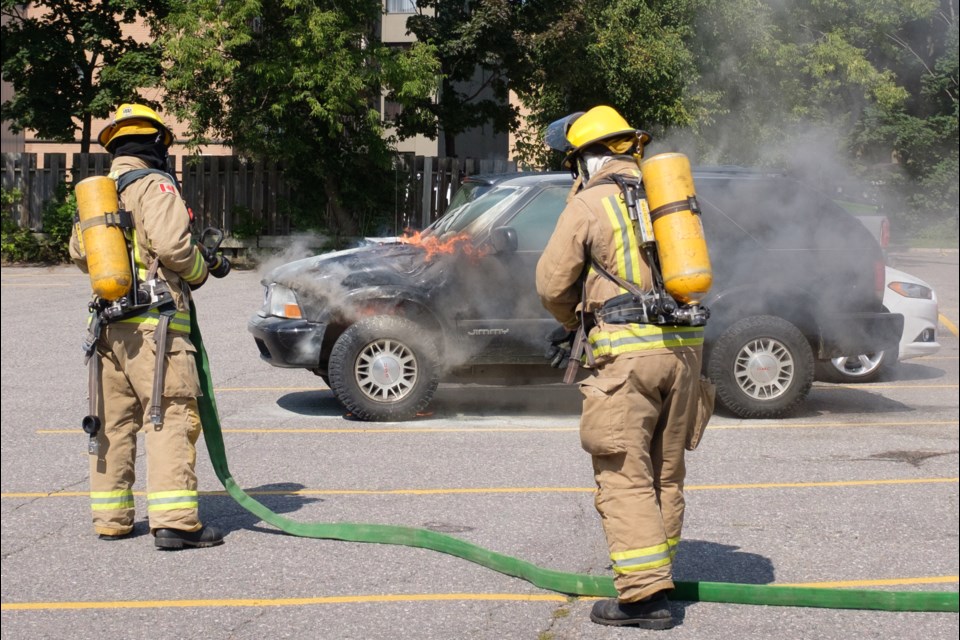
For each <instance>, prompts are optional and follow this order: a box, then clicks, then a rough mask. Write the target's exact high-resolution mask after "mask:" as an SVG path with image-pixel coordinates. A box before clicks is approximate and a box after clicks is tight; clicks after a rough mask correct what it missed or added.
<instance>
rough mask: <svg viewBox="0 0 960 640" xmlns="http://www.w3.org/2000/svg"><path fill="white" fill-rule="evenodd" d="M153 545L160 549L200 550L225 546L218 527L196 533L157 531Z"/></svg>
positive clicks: (176, 530)
mask: <svg viewBox="0 0 960 640" xmlns="http://www.w3.org/2000/svg"><path fill="white" fill-rule="evenodd" d="M153 535H154V537H155V540H154V541H153V544H155V545H156V546H157V548H159V549H186V548H188V547H190V548H194V549H198V548H202V547H215V546H217V545H218V544H223V534H222V533H221V532H220V530H219V529H217V528H216V527H203V528H201V529H197V530H196V531H182V530H180V529H157V531H156V533H154V534H153Z"/></svg>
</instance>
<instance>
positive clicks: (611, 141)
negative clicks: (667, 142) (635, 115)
mask: <svg viewBox="0 0 960 640" xmlns="http://www.w3.org/2000/svg"><path fill="white" fill-rule="evenodd" d="M545 139H546V142H547V146H549V147H550V148H552V149H555V150H557V151H563V152H565V153H566V154H567V156H566V157H565V158H564V159H563V166H564V167H570V166H571V165H572V164H573V159H574V158H575V157H576V156H577V155H578V154H579V153H580V152H581V151H583V150H584V149H585V148H587V147H589V146H590V145H592V144H595V143H598V142H600V143H603V144H604V145H605V146H607V147H608V148H609V149H610V150H611V151H613V152H614V153H627V152H628V151H630V149H631V148H632V147H633V146H634V145H635V144H637V145H638V146H639V149H638V151H639V153H640V154H641V155H642V153H643V147H644V145H646V144H647V143H649V142H650V140H651V137H650V134H649V133H647V132H646V131H640V130H638V129H634V128H633V127H631V126H630V125H629V124H627V121H626V120H625V119H624V118H623V116H621V115H620V114H619V113H617V111H616V109H614V108H613V107H608V106H606V105H600V106H598V107H594V108H592V109H590V110H589V111H586V112H583V111H579V112H577V113H572V114H570V115H569V116H567V117H566V118H562V119H560V120H557V121H556V122H554V123H552V124H551V125H550V126H549V127H547V132H546V135H545Z"/></svg>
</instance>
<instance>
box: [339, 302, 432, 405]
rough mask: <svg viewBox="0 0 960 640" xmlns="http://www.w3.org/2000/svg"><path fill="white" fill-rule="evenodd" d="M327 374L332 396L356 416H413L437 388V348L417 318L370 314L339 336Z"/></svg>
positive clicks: (428, 400)
mask: <svg viewBox="0 0 960 640" xmlns="http://www.w3.org/2000/svg"><path fill="white" fill-rule="evenodd" d="M377 367H379V369H378V368H377ZM327 373H328V376H329V378H330V388H331V389H332V390H333V393H334V395H335V396H336V397H337V399H338V400H339V401H340V402H341V404H343V406H344V407H345V408H346V409H347V410H348V411H350V413H352V414H353V416H354V417H356V418H359V419H360V420H370V421H388V420H389V421H394V420H409V419H411V418H413V417H415V416H416V415H417V413H418V412H420V411H423V409H425V408H426V406H427V405H428V404H429V403H430V400H431V399H432V398H433V394H434V392H435V391H436V390H437V384H438V382H439V368H438V366H437V349H436V347H435V346H434V345H433V344H432V343H431V342H430V340H429V338H428V337H427V336H426V334H425V332H424V331H423V329H422V328H421V327H420V326H418V325H417V324H416V323H414V322H412V321H410V320H407V319H406V318H400V317H396V316H372V317H369V318H364V319H362V320H359V321H357V322H356V323H354V324H352V325H350V327H348V328H347V330H346V331H344V332H343V335H341V336H340V337H339V338H338V339H337V341H336V343H334V345H333V350H332V351H331V353H330V361H329V364H328V367H327Z"/></svg>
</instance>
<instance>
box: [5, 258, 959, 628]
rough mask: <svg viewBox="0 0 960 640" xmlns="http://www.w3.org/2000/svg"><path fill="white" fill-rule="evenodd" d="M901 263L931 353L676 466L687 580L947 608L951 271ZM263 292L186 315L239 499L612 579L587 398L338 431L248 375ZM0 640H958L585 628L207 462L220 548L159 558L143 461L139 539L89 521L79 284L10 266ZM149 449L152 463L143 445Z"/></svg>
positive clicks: (274, 497)
mask: <svg viewBox="0 0 960 640" xmlns="http://www.w3.org/2000/svg"><path fill="white" fill-rule="evenodd" d="M891 264H893V266H895V267H897V268H898V269H902V270H904V271H907V272H909V273H912V274H914V275H917V276H919V277H921V278H923V279H924V280H926V281H928V282H929V283H931V284H932V285H933V286H934V288H935V289H936V291H937V293H938V296H939V298H940V313H941V316H942V318H943V320H944V321H945V322H944V324H942V325H941V327H940V334H939V339H940V342H941V344H942V349H941V350H940V352H939V353H937V354H936V355H933V356H928V357H926V358H922V359H918V360H911V361H906V362H903V363H901V365H900V366H899V367H898V368H897V369H896V370H895V371H894V372H892V373H890V374H888V375H886V376H885V377H884V378H882V379H881V380H879V381H877V382H874V383H869V384H860V385H833V384H826V383H816V384H815V386H814V388H813V390H812V392H811V395H810V398H809V399H808V401H807V402H806V403H805V404H804V405H803V407H802V409H801V410H800V411H799V412H798V413H797V414H796V415H794V416H792V417H790V418H787V419H782V420H754V421H749V420H740V419H737V418H733V417H730V416H728V415H724V414H718V415H717V416H715V417H714V419H713V420H712V421H711V423H710V427H709V428H708V430H707V433H706V436H705V438H704V441H703V443H702V445H701V447H700V448H699V449H698V450H697V451H696V452H694V453H692V454H690V455H689V457H688V477H687V485H688V491H687V498H688V500H687V502H688V509H687V517H686V523H685V528H684V540H683V542H682V543H681V545H680V551H679V554H678V557H677V562H676V564H675V577H676V578H677V579H678V580H683V581H719V582H739V583H748V584H793V585H797V584H800V585H810V586H832V587H839V588H867V589H882V590H897V591H918V590H928V591H953V592H956V591H957V589H958V574H960V568H958V556H960V549H958V475H960V472H958V448H960V447H958V420H960V409H958V407H960V401H958V379H960V372H958V339H957V336H956V335H955V333H954V332H955V331H956V326H957V325H958V324H960V310H958V262H957V252H956V251H952V252H950V251H947V252H904V253H898V254H895V255H892V256H891ZM258 279H259V276H258V274H257V273H256V272H252V271H246V272H241V271H238V272H234V273H232V274H230V276H229V277H228V278H226V279H224V280H222V281H212V282H210V283H209V284H207V285H206V286H205V287H204V288H203V289H201V290H200V291H199V292H197V295H196V298H197V305H198V308H199V310H200V311H199V321H200V325H201V328H202V331H203V335H204V343H205V346H206V349H207V352H208V354H209V356H210V360H211V366H212V375H213V382H214V386H215V389H216V400H217V404H218V406H219V409H220V414H221V421H222V423H223V428H224V437H225V440H226V447H227V455H228V457H229V460H230V468H231V470H232V471H233V474H234V477H235V478H236V479H237V481H238V482H239V483H240V485H241V486H243V487H244V488H245V489H246V490H247V491H249V492H250V493H251V494H253V495H254V496H255V497H256V498H257V499H258V500H260V501H261V502H263V503H264V504H265V505H267V506H268V507H270V508H271V509H273V510H274V511H276V512H278V513H281V514H283V515H285V516H288V517H290V518H293V519H295V520H298V521H303V522H364V523H380V524H396V525H404V526H412V527H423V528H427V529H432V530H435V531H441V532H445V533H450V534H451V535H455V536H458V537H461V538H463V539H465V540H468V541H470V542H473V543H476V544H479V545H481V546H484V547H487V548H490V549H492V550H494V551H498V552H500V553H504V554H507V555H511V556H516V557H518V558H522V559H524V560H528V561H530V562H533V563H535V564H538V565H540V566H543V567H548V568H552V569H558V570H562V571H574V572H578V573H589V574H594V575H610V569H609V559H608V558H607V552H606V547H605V544H604V541H603V536H602V533H601V529H600V524H599V519H598V517H597V515H596V512H595V510H594V507H593V487H592V485H593V481H592V474H591V469H590V461H589V457H588V456H587V454H586V453H584V452H583V451H582V450H581V449H580V445H579V438H578V434H577V423H578V411H579V397H578V394H577V392H576V390H575V389H573V388H569V387H565V386H563V385H559V384H557V385H546V386H536V387H522V386H521V387H484V386H478V385H443V386H441V388H440V390H439V392H438V394H437V397H436V400H435V401H434V403H433V404H432V405H431V407H430V409H431V413H430V414H429V415H426V416H424V417H422V418H419V419H417V420H415V421H412V422H404V423H377V424H371V423H363V422H357V421H354V420H351V419H350V418H349V417H348V416H345V415H344V411H343V409H342V408H341V407H340V406H339V405H338V404H337V402H336V400H335V399H334V398H333V397H332V395H331V393H330V391H329V390H328V389H327V388H326V387H325V386H324V384H323V383H322V381H321V380H320V379H319V378H317V377H315V376H313V375H312V374H310V373H309V372H306V371H300V370H280V369H276V368H273V367H270V366H269V365H267V364H264V363H263V362H262V361H261V360H260V358H259V355H258V352H257V349H256V347H255V345H254V343H253V340H252V338H251V337H250V335H249V334H248V333H247V330H246V322H247V318H248V316H249V315H251V314H252V313H253V312H254V311H255V310H256V309H257V307H258V306H259V304H260V302H261V300H262V291H261V287H260V285H259V284H258ZM0 291H2V314H0V315H2V331H0V336H2V404H0V456H2V480H0V489H2V495H0V498H2V499H0V508H2V512H0V513H2V527H0V529H2V570H0V574H2V588H0V591H2V631H0V636H2V638H10V639H30V638H109V637H135V636H142V637H151V638H178V639H180V638H202V639H204V640H219V639H228V638H229V639H247V638H250V639H253V638H257V639H259V638H321V639H341V638H343V639H347V638H350V639H353V638H355V639H358V640H360V639H364V640H367V639H381V638H413V639H425V640H441V639H458V638H477V639H481V640H486V639H490V640H502V639H508V638H509V639H512V638H517V639H527V640H560V639H564V640H573V639H579V638H588V639H593V638H645V637H659V638H671V639H677V640H680V639H683V638H711V639H719V640H724V639H731V640H732V639H737V640H747V639H753V638H756V639H761V638H762V639H764V640H766V639H768V638H771V637H779V638H785V639H786V638H898V639H904V640H911V639H916V640H921V639H923V640H933V639H939V638H944V639H946V638H949V639H951V640H952V639H955V638H957V637H958V632H960V622H958V615H957V614H956V613H890V612H876V611H849V610H829V609H808V608H793V607H763V606H747V605H731V604H722V603H704V602H675V603H673V604H672V608H673V611H674V613H675V615H676V616H677V617H678V618H680V620H681V624H680V625H679V626H677V627H676V628H674V629H672V630H670V631H666V632H648V631H641V630H638V629H631V628H625V629H616V628H610V627H601V626H598V625H595V624H593V623H591V622H590V620H589V618H588V614H589V609H590V607H591V605H592V602H593V600H592V599H590V598H568V597H566V596H564V595H561V594H556V593H552V592H549V591H544V590H542V589H539V588H536V587H534V586H532V585H530V584H529V583H527V582H525V581H523V580H519V579H515V578H510V577H507V576H504V575H501V574H498V573H496V572H493V571H491V570H489V569H485V568H483V567H480V566H478V565H474V564H471V563H469V562H467V561H464V560H461V559H458V558H455V557H453V556H449V555H445V554H442V553H437V552H433V551H427V550H422V549H414V548H409V547H402V546H394V545H379V544H359V543H347V542H337V541H329V540H315V539H305V538H297V537H293V536H289V535H286V534H282V533H280V532H278V531H277V530H275V529H274V528H272V527H270V526H268V525H265V524H264V523H263V522H261V521H260V520H259V519H258V518H257V517H255V516H253V515H251V514H249V513H248V512H246V511H245V510H243V509H242V508H241V507H240V506H239V505H238V504H236V503H235V502H234V501H233V500H232V499H231V498H230V497H228V496H227V495H225V493H224V492H223V491H222V488H221V487H220V485H219V483H218V481H217V479H216V476H215V475H214V472H213V469H212V467H211V465H210V462H209V458H208V456H207V453H206V450H205V448H204V447H203V446H202V445H201V446H200V448H199V451H198V464H197V468H198V473H199V477H200V489H201V491H202V495H201V515H202V517H203V519H204V520H205V521H206V522H209V523H211V524H215V525H216V526H218V527H220V528H222V529H224V530H225V531H226V532H227V538H226V543H225V544H224V545H223V546H220V547H216V548H213V549H205V550H187V551H180V552H163V551H159V550H156V549H155V548H154V547H153V544H152V543H153V541H152V538H151V537H150V536H149V533H148V530H147V524H146V512H145V508H146V500H145V497H144V496H143V489H144V483H143V479H144V478H145V476H146V472H147V470H146V465H145V458H144V457H143V451H140V453H139V455H138V467H137V471H138V482H137V485H136V487H135V490H136V491H137V495H136V502H137V508H138V519H137V525H136V529H135V535H134V536H133V537H132V538H130V539H125V540H122V541H118V542H103V541H99V540H98V539H97V537H96V536H95V535H94V533H93V531H92V528H91V525H90V521H89V506H88V500H87V490H88V470H87V454H86V436H85V435H84V434H83V433H82V432H81V431H80V418H81V417H82V416H83V415H84V414H85V413H86V398H85V396H86V372H85V368H84V366H83V358H82V354H81V352H80V343H81V340H82V338H83V333H84V325H85V321H86V299H87V297H88V292H89V283H88V279H87V276H85V275H84V274H81V273H80V272H78V271H76V270H75V269H73V268H72V267H67V266H63V267H52V268H46V267H3V268H2V272H0ZM141 442H142V441H141Z"/></svg>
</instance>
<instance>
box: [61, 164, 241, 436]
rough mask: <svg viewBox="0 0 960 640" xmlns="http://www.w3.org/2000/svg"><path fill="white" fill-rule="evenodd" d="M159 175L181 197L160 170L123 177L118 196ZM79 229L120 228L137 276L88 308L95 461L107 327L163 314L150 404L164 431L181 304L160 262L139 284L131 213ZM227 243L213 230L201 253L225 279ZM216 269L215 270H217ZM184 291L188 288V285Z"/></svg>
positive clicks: (86, 344) (86, 427)
mask: <svg viewBox="0 0 960 640" xmlns="http://www.w3.org/2000/svg"><path fill="white" fill-rule="evenodd" d="M152 173H156V174H160V175H162V176H165V177H167V178H169V179H170V180H171V181H172V182H173V184H174V185H175V186H176V188H177V193H180V185H179V183H178V182H177V180H176V178H175V177H173V176H172V175H170V174H169V173H167V172H165V171H161V170H160V169H135V170H132V171H128V172H126V173H123V174H121V175H120V176H119V177H117V179H116V190H117V196H118V197H119V195H120V194H121V193H123V191H124V190H126V188H127V187H129V186H130V185H131V184H133V183H134V182H136V181H137V180H139V179H140V178H143V177H144V176H146V175H149V174H152ZM190 217H191V219H192V218H193V214H192V212H191V214H190ZM77 224H78V228H79V230H80V231H81V232H82V231H84V230H86V229H88V228H90V227H92V226H96V225H105V226H108V227H111V226H112V227H117V228H119V229H120V230H121V231H122V232H123V236H124V238H125V239H126V240H127V253H128V256H129V262H130V267H131V273H132V274H133V286H131V287H130V291H129V292H128V293H127V294H126V295H123V296H121V297H119V298H117V299H116V300H112V301H111V300H106V299H104V298H102V297H100V296H97V295H95V296H94V297H93V299H92V300H91V301H90V303H89V304H88V309H89V311H90V314H91V319H90V324H89V326H88V328H87V336H86V339H85V340H84V341H83V345H82V348H83V352H84V363H85V364H86V365H87V366H88V397H89V414H88V415H87V416H85V417H84V418H83V420H82V421H81V427H82V429H83V431H84V433H86V434H87V435H88V436H89V441H88V443H87V450H88V452H89V453H90V454H91V455H97V454H98V453H99V442H98V440H97V434H98V433H99V431H100V428H101V426H102V421H101V419H100V416H99V414H98V408H99V407H98V404H99V403H98V388H99V379H100V359H99V358H97V357H94V356H95V354H96V350H97V343H98V342H99V340H100V335H101V333H102V331H103V327H104V326H106V325H108V324H110V323H111V322H118V321H121V320H126V319H128V318H133V317H135V316H139V315H142V314H144V313H148V312H151V311H154V310H156V312H157V313H158V315H159V317H158V321H157V328H156V330H155V332H154V336H153V339H154V342H155V343H156V345H157V346H156V356H157V358H156V364H155V367H154V375H153V390H152V392H151V401H150V410H149V413H150V422H151V423H152V424H153V425H154V429H156V430H158V431H159V430H160V429H162V428H163V413H162V411H161V402H162V397H163V386H164V374H165V370H164V360H165V358H164V355H165V351H166V344H167V332H168V328H169V325H170V320H171V318H172V317H173V316H174V315H175V314H176V312H177V306H176V302H175V301H174V298H173V295H172V294H171V292H170V288H169V286H168V284H167V283H166V282H165V281H164V280H162V279H159V278H157V271H158V270H159V267H160V260H159V259H158V258H154V259H153V261H152V262H151V263H150V266H149V267H148V268H147V272H146V276H145V277H144V278H143V281H142V282H140V281H139V270H138V269H137V265H136V261H135V257H134V251H133V248H132V247H131V246H130V241H129V237H130V234H131V233H132V232H133V231H134V224H133V217H132V216H131V215H130V212H128V211H125V210H123V209H119V210H117V211H116V213H104V215H103V216H96V217H94V218H91V219H88V220H85V221H83V222H80V221H79V219H78V220H77ZM222 241H223V233H222V232H221V231H220V230H219V229H214V228H212V227H208V228H207V229H205V230H204V231H203V234H202V235H201V240H200V251H201V253H202V255H203V257H204V259H205V260H206V262H207V264H208V265H209V266H210V268H211V271H210V272H211V274H213V275H214V276H215V277H220V278H222V277H223V276H225V275H226V274H227V273H229V271H230V263H229V261H227V260H226V258H223V257H222V256H220V255H219V254H218V253H217V250H218V249H219V247H220V243H221V242H222ZM214 269H215V270H214ZM183 286H184V288H186V287H187V286H188V285H187V284H186V283H184V284H183Z"/></svg>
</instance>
